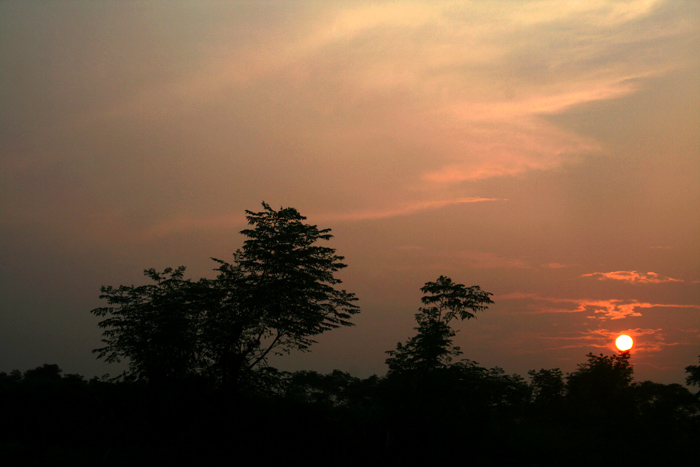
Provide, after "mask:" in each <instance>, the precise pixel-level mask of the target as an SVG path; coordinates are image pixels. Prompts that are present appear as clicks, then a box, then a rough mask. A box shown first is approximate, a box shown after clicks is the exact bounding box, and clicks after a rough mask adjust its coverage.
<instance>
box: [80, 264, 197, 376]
mask: <svg viewBox="0 0 700 467" xmlns="http://www.w3.org/2000/svg"><path fill="white" fill-rule="evenodd" d="M184 271H185V268H184V267H183V266H181V267H179V268H177V269H174V270H173V269H172V268H167V269H165V270H164V271H163V272H157V271H156V270H155V269H147V270H146V271H144V275H145V276H146V277H148V278H149V279H151V280H152V281H153V282H154V283H153V284H148V285H142V286H133V285H132V286H125V285H121V286H119V287H117V288H115V287H111V286H103V287H102V289H101V290H102V294H101V295H100V298H102V299H106V300H107V303H108V304H109V305H110V306H107V307H100V308H96V309H94V310H92V312H91V313H93V314H95V315H96V316H99V317H106V319H104V320H102V321H100V322H99V323H98V326H99V327H100V328H102V329H104V331H103V333H102V336H103V339H102V342H104V343H105V344H106V345H105V346H104V347H101V348H98V349H95V350H94V351H93V352H94V353H96V354H97V357H98V358H104V359H105V360H106V361H107V362H109V363H113V362H119V361H121V360H122V359H127V360H128V362H129V372H128V374H127V376H128V377H129V378H132V379H138V380H143V381H148V382H150V383H153V384H156V385H159V384H164V383H165V382H167V381H172V380H182V379H184V378H186V377H187V376H191V375H194V374H196V373H197V371H198V369H199V367H200V365H201V364H202V362H201V358H202V357H201V351H200V348H199V342H198V333H199V328H200V323H201V320H202V317H203V313H204V310H203V309H202V308H201V306H200V303H199V302H198V300H197V298H198V297H197V295H196V294H195V293H194V290H195V289H194V288H193V284H192V282H191V281H190V280H185V279H184V278H183V275H184Z"/></svg>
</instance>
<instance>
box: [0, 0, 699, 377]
mask: <svg viewBox="0 0 700 467" xmlns="http://www.w3.org/2000/svg"><path fill="white" fill-rule="evenodd" d="M262 201H265V202H267V203H269V204H271V205H272V206H273V207H274V208H279V207H287V206H291V207H294V208H297V209H298V210H299V211H300V212H301V214H303V215H305V216H306V217H307V218H308V222H309V223H312V224H317V225H318V226H319V227H321V228H331V229H332V230H333V234H334V235H335V238H334V239H333V240H332V241H331V242H329V243H328V246H331V247H334V248H336V249H337V252H338V254H340V255H343V256H345V262H346V263H347V264H348V268H347V269H345V270H343V271H342V273H341V275H340V278H341V279H343V287H344V288H346V289H347V290H349V291H351V292H355V293H356V294H357V296H358V297H359V299H360V301H359V305H360V306H361V309H362V311H361V314H360V315H358V316H357V317H356V318H355V319H354V322H355V323H356V326H355V327H352V328H347V329H342V330H336V331H332V332H329V333H327V334H325V335H323V336H321V337H320V338H319V343H318V344H317V345H316V346H314V347H312V352H311V353H309V354H293V355H291V356H288V357H285V358H284V359H280V360H276V361H274V362H273V364H274V365H275V366H277V367H279V368H282V369H288V370H295V369H309V370H317V371H323V372H326V371H330V370H332V369H335V368H337V369H341V370H344V371H349V372H351V373H353V374H355V375H356V376H362V377H365V376H369V375H371V374H373V373H376V374H380V375H381V374H384V373H385V372H386V366H385V365H384V360H385V358H386V356H387V355H386V354H385V351H387V350H391V349H394V348H395V346H396V343H397V342H399V341H405V340H406V339H407V338H408V337H410V336H411V335H412V334H413V332H414V331H413V329H412V328H413V326H414V325H415V321H414V313H415V312H416V311H417V308H418V307H419V306H420V297H421V292H420V287H421V286H423V284H424V283H425V282H427V281H433V280H435V279H436V278H437V277H438V276H440V275H447V276H449V277H451V278H452V279H453V280H454V281H456V282H458V283H463V284H465V285H467V286H471V285H479V286H481V288H482V289H484V290H486V291H488V292H492V293H493V294H494V295H493V300H494V302H495V304H494V305H492V306H491V307H490V308H489V310H487V311H485V312H483V313H480V314H479V315H478V318H477V319H476V320H470V321H467V322H464V323H461V324H460V325H459V329H460V331H459V332H458V334H457V339H456V343H457V345H459V346H460V347H461V348H462V350H463V351H464V357H466V358H469V359H472V360H475V361H477V362H479V363H480V364H481V365H484V366H487V367H493V366H500V367H502V368H503V369H504V370H505V371H506V372H508V373H519V374H521V375H523V376H525V375H526V373H527V371H528V370H531V369H540V368H554V367H559V368H561V369H562V370H563V371H564V372H570V371H573V370H574V369H575V368H576V365H577V364H578V363H582V362H584V361H585V360H586V357H585V355H586V354H587V353H588V352H595V353H601V352H602V353H607V354H611V353H612V352H614V338H615V337H617V335H619V333H621V332H624V333H627V334H629V335H630V336H632V337H633V338H634V340H635V347H634V348H633V349H632V363H633V364H634V365H635V376H636V379H637V380H646V379H651V380H653V381H656V382H661V383H682V382H683V381H684V379H685V373H684V370H683V369H684V367H685V366H687V365H691V364H697V362H698V356H699V355H700V2H699V1H696V0H687V1H683V0H668V1H663V0H628V1H605V0H589V1H562V0H549V1H523V0H496V1H485V0H483V1H464V0H461V1H454V2H439V1H434V2H433V1H431V2H425V1H415V2H413V1H395V2H386V1H373V2H368V1H357V0H353V1H347V2H342V1H291V0H289V1H282V0H279V1H223V2H219V1H197V2H195V1H149V2H116V1H115V2H106V1H105V2H92V1H70V2H49V1H4V2H0V371H10V370H12V369H14V368H18V369H22V370H25V369H28V368H32V367H35V366H38V365H41V364H43V363H57V364H59V366H60V367H61V368H63V369H64V372H66V373H80V374H83V375H86V376H94V375H102V374H105V373H111V374H113V375H114V374H117V373H119V372H120V370H119V368H117V367H114V366H110V365H107V364H104V363H102V362H99V361H97V360H96V359H95V357H94V355H93V354H91V350H92V349H94V348H96V347H98V346H100V330H99V329H98V328H97V325H96V324H97V321H98V319H97V318H95V317H94V316H92V315H91V314H90V310H91V309H93V308H95V307H97V306H101V305H102V302H101V301H100V300H99V299H98V295H99V288H100V286H101V285H115V286H116V285H119V284H127V285H130V284H136V285H138V284H142V283H145V281H146V280H145V278H144V277H143V275H142V272H143V270H144V269H146V268H151V267H153V268H156V269H163V268H165V267H168V266H178V265H185V266H187V267H188V269H187V274H188V276H189V277H192V278H199V277H202V276H207V277H212V276H213V273H212V269H213V268H214V267H215V266H216V265H215V263H213V262H212V261H211V260H210V259H209V258H210V257H212V256H213V257H218V258H223V259H229V258H230V254H231V253H232V252H233V251H235V250H236V249H237V248H239V247H240V246H241V244H242V241H243V237H242V236H241V235H240V234H239V231H240V230H241V229H243V228H245V227H246V223H245V217H244V211H245V210H246V209H249V210H253V211H257V210H260V209H261V202H262Z"/></svg>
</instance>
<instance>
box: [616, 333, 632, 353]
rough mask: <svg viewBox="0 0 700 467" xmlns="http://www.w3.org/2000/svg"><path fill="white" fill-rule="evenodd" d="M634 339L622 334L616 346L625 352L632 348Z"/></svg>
mask: <svg viewBox="0 0 700 467" xmlns="http://www.w3.org/2000/svg"><path fill="white" fill-rule="evenodd" d="M632 344H633V341H632V338H631V337H630V336H628V335H626V334H622V335H621V336H620V337H618V338H617V339H616V340H615V345H616V346H617V348H618V349H620V350H622V351H625V350H629V349H631V348H632Z"/></svg>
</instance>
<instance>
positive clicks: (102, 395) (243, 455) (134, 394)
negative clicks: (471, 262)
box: [0, 352, 700, 466]
mask: <svg viewBox="0 0 700 467" xmlns="http://www.w3.org/2000/svg"><path fill="white" fill-rule="evenodd" d="M688 368H689V370H688V371H689V378H691V377H692V376H693V375H696V374H697V368H698V366H690V367H688ZM255 373H256V377H255V380H256V381H257V383H256V384H255V385H250V386H246V387H244V388H241V390H240V391H239V392H237V393H235V394H232V393H230V392H228V391H224V390H222V389H221V388H217V387H214V386H212V385H211V384H210V382H209V381H206V380H203V379H202V380H197V379H192V380H187V381H181V383H180V384H178V385H173V386H171V387H167V388H164V387H159V388H157V389H156V388H154V387H153V386H152V385H149V384H146V383H143V382H141V383H139V382H124V381H109V380H101V379H97V378H93V379H92V380H89V381H88V380H85V379H84V378H82V377H81V376H79V375H61V371H60V369H59V367H58V366H57V365H43V366H42V367H39V368H36V369H33V370H28V371H26V372H24V373H21V372H19V371H13V372H11V373H9V374H7V373H0V411H1V413H2V414H3V420H2V432H1V433H0V459H2V460H3V465H71V466H81V465H84V466H88V465H90V466H93V465H105V466H126V465H128V466H153V465H172V464H180V465H184V464H192V465H279V464H284V465H319V466H320V465H339V466H357V465H392V466H394V465H396V466H402V465H416V466H419V465H444V464H445V463H450V464H453V465H472V464H473V465H514V464H516V463H517V464H518V465H560V464H562V463H565V464H567V465H583V464H588V463H591V462H598V463H601V462H602V463H605V464H606V465H610V464H614V463H621V464H624V465H631V464H634V463H641V464H642V465H697V460H698V453H697V446H698V440H700V400H699V398H698V396H697V395H694V394H693V393H691V392H690V391H689V390H688V389H687V388H686V387H685V386H681V385H679V384H658V383H653V382H651V381H644V382H635V381H633V379H632V375H633V374H632V366H631V365H630V364H629V354H628V353H623V352H621V353H618V354H616V355H611V356H606V355H594V354H589V355H588V358H587V361H586V362H585V363H582V364H580V365H579V367H578V369H577V370H576V371H574V372H572V373H570V374H568V375H566V376H564V375H563V373H562V372H561V370H559V369H541V370H537V371H531V372H529V375H528V376H529V377H528V379H524V378H522V377H520V376H518V375H508V374H506V373H505V372H504V371H503V370H502V369H500V368H484V367H481V366H479V365H478V364H477V363H475V362H472V361H469V360H463V361H459V362H456V363H453V364H451V365H449V366H445V367H441V368H436V369H433V370H431V371H430V372H428V373H422V374H419V373H417V372H415V371H409V372H394V373H390V374H389V375H387V376H384V377H377V376H372V377H370V378H365V379H362V378H357V377H353V376H351V375H350V374H348V373H345V372H342V371H339V370H335V371H333V372H332V373H329V374H320V373H317V372H314V371H298V372H282V371H278V370H275V369H273V368H269V367H266V368H262V369H259V370H256V372H255Z"/></svg>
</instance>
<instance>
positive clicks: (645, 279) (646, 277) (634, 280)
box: [580, 271, 683, 284]
mask: <svg viewBox="0 0 700 467" xmlns="http://www.w3.org/2000/svg"><path fill="white" fill-rule="evenodd" d="M580 277H594V278H596V279H598V280H601V281H602V280H615V281H623V282H629V283H630V284H661V283H664V282H683V280H681V279H674V278H673V277H668V276H662V275H659V274H657V273H655V272H646V273H644V272H637V271H612V272H593V273H591V274H583V275H581V276H580Z"/></svg>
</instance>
